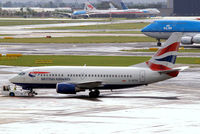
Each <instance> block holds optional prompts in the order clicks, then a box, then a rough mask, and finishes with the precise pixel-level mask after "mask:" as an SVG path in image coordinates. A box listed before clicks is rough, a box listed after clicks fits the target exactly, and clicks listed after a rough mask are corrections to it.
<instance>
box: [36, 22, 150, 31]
mask: <svg viewBox="0 0 200 134" xmlns="http://www.w3.org/2000/svg"><path fill="white" fill-rule="evenodd" d="M148 24H150V23H120V24H104V25H87V26H67V27H48V28H36V29H41V30H94V29H141V28H143V27H145V26H147V25H148Z"/></svg>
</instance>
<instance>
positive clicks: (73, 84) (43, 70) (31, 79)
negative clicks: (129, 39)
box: [10, 33, 186, 97]
mask: <svg viewBox="0 0 200 134" xmlns="http://www.w3.org/2000/svg"><path fill="white" fill-rule="evenodd" d="M181 35H182V34H181V33H173V34H172V36H171V37H170V38H169V39H168V40H167V41H166V43H165V44H164V45H163V46H162V48H160V49H159V51H157V52H156V54H155V55H154V56H153V57H152V58H151V59H150V60H149V61H147V62H144V63H141V64H137V65H134V66H130V67H97V66H90V67H89V66H48V67H34V68H31V69H27V70H24V71H22V72H21V73H19V74H18V75H17V76H14V77H13V78H11V79H10V82H11V83H13V84H16V85H19V86H22V88H23V89H25V90H30V92H32V89H34V88H54V89H55V88H56V91H57V93H61V94H76V93H77V92H81V91H85V90H90V93H89V96H90V97H98V96H99V94H100V92H99V90H108V89H109V90H110V89H122V88H128V87H136V86H142V85H148V84H151V83H155V82H159V81H163V80H167V79H170V78H174V77H176V76H177V75H178V73H179V71H182V70H184V69H185V68H186V67H180V68H173V66H174V64H175V62H176V56H177V51H178V49H179V45H180V39H181Z"/></svg>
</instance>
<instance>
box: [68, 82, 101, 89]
mask: <svg viewBox="0 0 200 134" xmlns="http://www.w3.org/2000/svg"><path fill="white" fill-rule="evenodd" d="M70 83H71V84H75V85H76V86H77V87H79V88H95V87H99V86H101V85H102V81H87V82H80V83H77V82H70Z"/></svg>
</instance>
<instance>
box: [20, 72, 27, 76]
mask: <svg viewBox="0 0 200 134" xmlns="http://www.w3.org/2000/svg"><path fill="white" fill-rule="evenodd" d="M25 74H26V73H25V72H21V73H19V74H18V75H21V76H22V75H25Z"/></svg>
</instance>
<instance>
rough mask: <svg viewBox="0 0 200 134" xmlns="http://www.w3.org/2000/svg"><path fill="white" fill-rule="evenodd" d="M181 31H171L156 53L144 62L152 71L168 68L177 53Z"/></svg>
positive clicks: (173, 62)
mask: <svg viewBox="0 0 200 134" xmlns="http://www.w3.org/2000/svg"><path fill="white" fill-rule="evenodd" d="M181 37H182V33H177V32H176V33H173V34H172V35H171V36H170V37H169V39H168V40H167V41H166V42H165V43H164V45H163V46H162V47H161V48H160V49H159V50H158V51H157V52H156V54H155V55H154V56H153V57H152V58H151V59H150V60H149V61H147V62H146V64H147V65H148V66H149V68H151V69H152V70H154V71H161V70H170V69H171V68H172V67H173V66H174V64H175V62H176V57H177V54H178V50H179V46H180V41H181Z"/></svg>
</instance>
